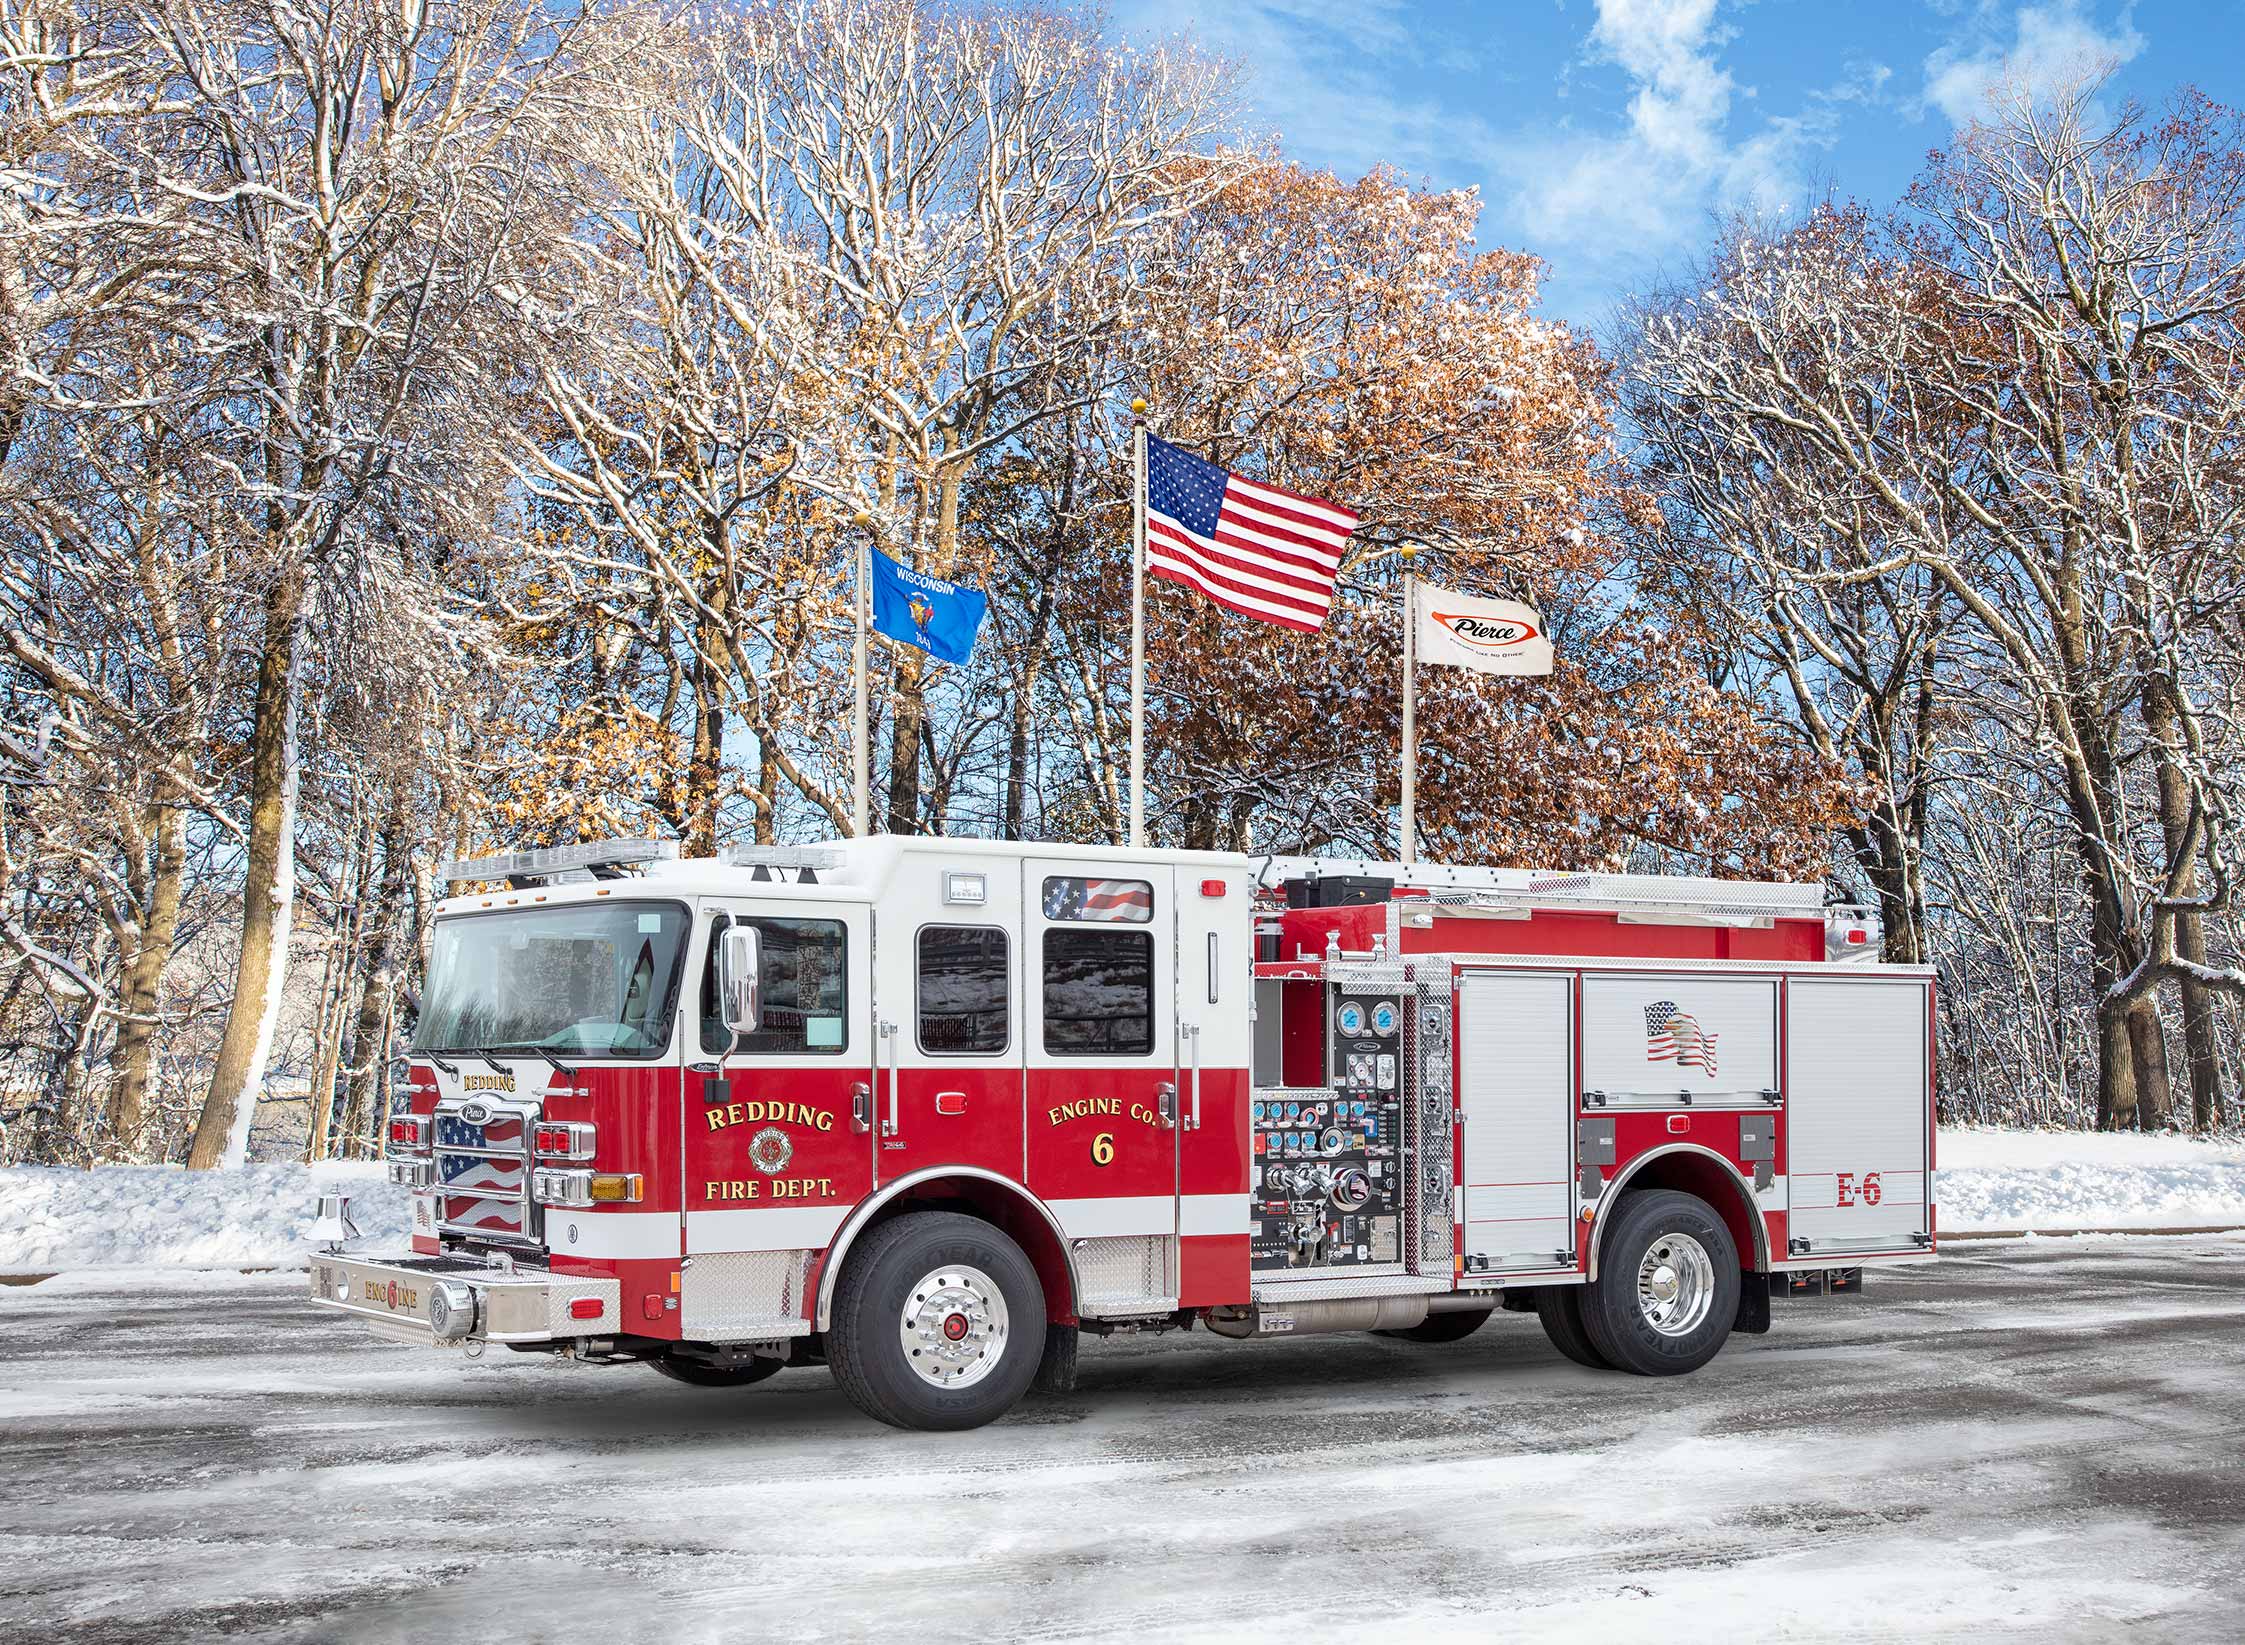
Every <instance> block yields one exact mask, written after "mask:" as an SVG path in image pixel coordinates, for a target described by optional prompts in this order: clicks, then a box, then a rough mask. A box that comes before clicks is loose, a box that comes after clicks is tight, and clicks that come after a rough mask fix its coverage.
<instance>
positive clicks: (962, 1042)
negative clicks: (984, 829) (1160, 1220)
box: [874, 856, 1024, 1183]
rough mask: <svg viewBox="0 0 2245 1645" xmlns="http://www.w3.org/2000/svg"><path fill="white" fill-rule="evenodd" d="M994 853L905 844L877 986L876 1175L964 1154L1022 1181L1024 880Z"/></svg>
mask: <svg viewBox="0 0 2245 1645" xmlns="http://www.w3.org/2000/svg"><path fill="white" fill-rule="evenodd" d="M991 866H992V865H990V864H989V862H988V860H987V859H978V860H973V861H970V863H969V866H967V867H964V868H962V867H960V866H958V865H957V864H954V863H946V862H945V861H943V860H942V859H940V858H937V857H934V856H908V857H906V858H905V859H904V864H903V867H902V869H901V870H900V872H899V875H898V877H897V881H896V882H894V883H892V886H891V893H892V894H891V895H889V896H888V897H887V898H885V900H884V909H889V908H893V909H894V910H895V912H893V913H889V912H884V915H883V917H882V919H881V922H880V939H881V940H880V944H879V947H880V952H879V954H878V955H877V956H876V958H875V961H874V966H875V972H874V987H875V994H876V999H877V1003H878V1006H879V1016H880V1025H879V1032H880V1034H881V1036H882V1040H881V1044H880V1046H879V1047H878V1049H877V1053H876V1057H875V1067H874V1075H875V1079H874V1087H875V1088H874V1100H875V1104H876V1107H877V1109H878V1111H879V1125H878V1129H879V1131H880V1136H881V1145H880V1148H879V1150H878V1152H877V1154H876V1156H875V1164H874V1173H875V1176H876V1178H877V1180H879V1181H881V1182H884V1183H887V1182H894V1181H895V1180H896V1179H897V1178H899V1177H902V1176H906V1175H909V1174H910V1173H912V1172H914V1171H919V1170H923V1169H925V1168H927V1167H928V1166H931V1165H967V1166H974V1167H976V1168H979V1169H981V1170H985V1171H992V1172H995V1173H996V1174H997V1175H999V1176H1002V1177H1009V1178H1012V1179H1014V1180H1016V1181H1019V1180H1021V1179H1022V1178H1023V1176H1024V1162H1023V1158H1022V1140H1021V1102H1022V1095H1021V1094H1022V1066H1021V1041H1022V1012H1021V971H1022V956H1021V951H1020V950H1021V942H1020V933H1021V886H1020V882H1019V881H1018V879H1016V877H1015V876H1014V875H1013V873H1012V872H1011V871H1010V870H1011V865H1010V864H1008V865H1005V866H1006V868H1007V872H1004V873H993V872H991V871H990V867H991Z"/></svg>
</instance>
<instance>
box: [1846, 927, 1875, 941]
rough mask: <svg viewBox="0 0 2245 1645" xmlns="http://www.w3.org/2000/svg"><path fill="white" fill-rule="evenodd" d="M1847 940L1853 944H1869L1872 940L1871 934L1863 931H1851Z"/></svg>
mask: <svg viewBox="0 0 2245 1645" xmlns="http://www.w3.org/2000/svg"><path fill="white" fill-rule="evenodd" d="M1847 940H1848V941H1849V942H1850V943H1853V944H1862V943H1867V942H1869V941H1870V940H1871V933H1870V932H1868V931H1864V930H1861V929H1858V930H1854V931H1850V932H1849V933H1848V934H1847Z"/></svg>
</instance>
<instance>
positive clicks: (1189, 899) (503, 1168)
mask: <svg viewBox="0 0 2245 1645" xmlns="http://www.w3.org/2000/svg"><path fill="white" fill-rule="evenodd" d="M443 872H444V874H445V875H446V877H447V878H448V880H449V881H450V882H451V883H453V884H454V885H464V886H469V887H472V888H473V889H469V890H467V891H466V892H465V893H464V894H459V895H454V896H452V897H449V898H448V899H447V900H446V901H444V902H443V903H442V904H441V905H440V907H439V908H438V910H437V917H436V921H435V926H434V935H433V938H432V948H431V953H430V957H429V966H428V981H427V986H426V989H425V991H424V994H423V998H422V1004H421V1012H420V1018H419V1022H418V1025H417V1028H416V1032H415V1037H414V1049H413V1051H412V1053H411V1055H410V1057H409V1058H407V1059H405V1062H404V1067H403V1069H402V1081H401V1084H402V1087H403V1091H404V1100H403V1102H402V1104H401V1105H400V1106H398V1108H397V1109H396V1111H395V1112H394V1113H393V1114H392V1116H391V1118H390V1120H389V1122H388V1143H387V1151H388V1158H389V1167H388V1169H389V1172H390V1175H391V1178H392V1180H393V1181H394V1182H397V1183H400V1184H402V1185H404V1186H405V1187H406V1188H407V1189H408V1190H409V1191H410V1196H411V1205H412V1237H411V1249H410V1250H408V1251H399V1252H393V1253H379V1254H377V1253H360V1252H356V1251H352V1250H349V1249H346V1248H345V1247H344V1246H343V1245H341V1244H334V1245H330V1246H329V1247H328V1248H327V1249H324V1250H322V1251H321V1252H320V1253H318V1254H317V1255H315V1256H314V1257H313V1259H312V1262H311V1273H310V1287H311V1294H312V1296H313V1298H314V1299H315V1300H316V1301H318V1302H320V1303H321V1304H324V1305H325V1306H327V1307H329V1308H334V1309H340V1310H343V1311H346V1312H348V1313H351V1314H353V1315H356V1316H358V1317H360V1318H361V1319H363V1320H364V1321H365V1322H366V1323H367V1324H369V1325H370V1326H371V1327H373V1328H374V1329H375V1330H376V1331H378V1332H380V1333H381V1334H383V1335H386V1336H389V1337H393V1338H397V1339H401V1340H406V1341H411V1342H417V1343H423V1344H442V1345H457V1346H464V1347H465V1348H467V1349H468V1351H470V1352H471V1353H476V1352H481V1351H482V1350H483V1349H484V1348H485V1347H486V1346H487V1345H490V1344H503V1345H505V1346H507V1347H509V1348H513V1349H520V1350H530V1351H541V1352H559V1353H562V1354H566V1355H569V1356H572V1357H574V1358H576V1359H579V1360H582V1361H589V1362H598V1363H616V1362H644V1363H646V1364H648V1365H650V1366H652V1367H653V1368H654V1369H656V1370H658V1371H660V1372H662V1373H664V1374H666V1375H669V1376H671V1377H674V1378H676V1379H678V1380H681V1381H685V1382H689V1383H695V1384H701V1385H705V1386H715V1387H734V1386H740V1385H743V1384H747V1383H753V1382H756V1381H759V1380H761V1379H763V1378H764V1377H767V1376H769V1375H771V1374H773V1373H774V1372H776V1371H778V1370H779V1369H781V1368H782V1367H784V1366H788V1365H806V1364H818V1363H824V1364H826V1365H829V1366H830V1367H831V1368H832V1370H833V1373H834V1375H835V1377H836V1379H837V1380H838V1381H839V1383H840V1384H841V1386H842V1387H843V1389H844V1390H845V1391H846V1392H847V1393H848V1394H849V1396H850V1397H851V1398H852V1399H853V1400H854V1401H855V1402H856V1403H857V1404H858V1405H860V1406H861V1407H862V1408H863V1409H865V1410H866V1411H867V1412H868V1413H869V1414H871V1415H873V1416H875V1417H878V1418H880V1419H882V1420H884V1421H887V1422H891V1423H895V1424H897V1425H900V1426H907V1427H920V1428H958V1427H969V1426H973V1425H976V1424H979V1423H983V1422H987V1421H989V1420H991V1419H992V1418H994V1417H996V1416H998V1415H1000V1414H1002V1413H1003V1412H1004V1411H1006V1410H1007V1409H1008V1408H1009V1407H1011V1406H1012V1404H1013V1403H1014V1402H1015V1401H1016V1400H1017V1399H1019V1398H1020V1397H1021V1395H1022V1394H1023V1393H1024V1392H1025V1391H1026V1390H1027V1389H1028V1388H1029V1387H1030V1386H1031V1384H1032V1382H1039V1381H1041V1383H1042V1385H1044V1386H1047V1387H1064V1386H1066V1385H1067V1384H1068V1383H1069V1381H1070V1380H1071V1379H1072V1377H1073V1372H1074V1355H1075V1346H1076V1343H1077V1340H1078V1335H1079V1333H1080V1332H1084V1331H1090V1332H1095V1333H1102V1334H1105V1333H1111V1332H1117V1331H1148V1330H1175V1329H1190V1328H1192V1327H1194V1326H1199V1327H1201V1328H1204V1329H1207V1330H1210V1331H1212V1332H1216V1333H1218V1334H1220V1335H1224V1336H1228V1337H1235V1338H1256V1337H1268V1336H1274V1335H1281V1334H1307V1333H1310V1332H1317V1331H1336V1330H1355V1331H1361V1330H1375V1331H1381V1332H1385V1333H1387V1334H1389V1335H1392V1336H1396V1337H1401V1338H1404V1339H1408V1340H1412V1341H1417V1342H1427V1343H1438V1342H1446V1341H1452V1340H1455V1339H1457V1338H1461V1337H1463V1336H1465V1335H1466V1334H1467V1333H1469V1332H1470V1331H1472V1330H1474V1329H1476V1328H1477V1327H1479V1326H1480V1325H1481V1324H1483V1323H1484V1322H1485V1321H1486V1320H1488V1318H1489V1317H1490V1316H1491V1314H1492V1312H1493V1311H1495V1310H1498V1309H1512V1310H1516V1311H1532V1312H1535V1313H1536V1314H1538V1315H1539V1316H1540V1318H1541V1320H1542V1323H1543V1325H1544V1327H1545V1329H1546V1331H1547V1332H1548V1334H1549V1335H1550V1337H1551V1339H1552V1341H1553V1343H1554V1344H1555V1345H1556V1346H1557V1347H1558V1348H1559V1349H1560V1351H1561V1352H1562V1353H1564V1354H1566V1355H1567V1356H1568V1357H1569V1358H1571V1359H1574V1360H1576V1361H1577V1362H1579V1363H1581V1364H1583V1365H1586V1366H1593V1367H1602V1368H1614V1369H1620V1370H1625V1371H1631V1372H1637V1373H1641V1374H1653V1375H1658V1374H1669V1373H1674V1372H1679V1371H1688V1370H1691V1369H1693V1368H1695V1367H1696V1366H1698V1365H1700V1364H1703V1363H1704V1362H1705V1361H1706V1360H1707V1359H1708V1358H1710V1357H1712V1356H1713V1355H1714V1353H1715V1352H1716V1351H1717V1350H1718V1349H1719V1348H1720V1347H1721V1346H1722V1344H1723V1342H1724V1340H1725V1339H1726V1338H1727V1336H1728V1335H1729V1333H1730V1332H1731V1331H1733V1330H1742V1331H1749V1332H1753V1331H1762V1330H1766V1329H1767V1328H1768V1325H1769V1320H1770V1304H1771V1299H1772V1298H1773V1297H1792V1296H1800V1295H1806V1294H1818V1295H1822V1294H1845V1293H1847V1292H1849V1291H1851V1290H1855V1289H1858V1288H1859V1287H1860V1285H1861V1283H1862V1274H1863V1271H1864V1269H1865V1268H1866V1267H1870V1266H1876V1265H1879V1264H1882V1263H1894V1262H1909V1261H1922V1260H1926V1259H1927V1258H1929V1257H1930V1256H1931V1255H1932V1251H1933V1237H1934V1227H1933V1208H1932V1204H1931V1199H1930V1193H1929V1186H1930V1183H1931V1180H1932V1176H1931V1172H1932V1164H1933V1159H1932V1148H1933V1131H1932V1125H1931V1112H1932V1110H1931V1085H1932V1067H1933V1047H1932V1040H1931V1032H1932V1021H1933V1016H1932V1002H1931V989H1932V978H1931V975H1930V973H1929V972H1927V971H1925V970H1922V969H1918V968H1911V967H1898V966H1888V965H1883V964H1879V963H1877V960H1876V955H1877V952H1878V940H1877V933H1876V930H1875V928H1874V927H1873V925H1872V923H1871V922H1870V921H1869V919H1868V918H1867V917H1866V916H1864V915H1863V914H1862V913H1860V912H1859V911H1857V910H1854V909H1850V908H1827V907H1826V906H1825V899H1824V896H1823V894H1822V891H1821V889H1820V888H1819V887H1816V886H1807V885H1774V884H1755V883H1746V882H1732V881H1712V880H1683V879H1672V878H1654V877H1647V876H1630V875H1600V874H1536V873H1530V872H1526V871H1520V870H1503V869H1471V868H1453V867H1446V866H1440V865H1427V864H1418V865H1411V866H1402V865H1397V864H1382V863H1343V862H1336V861H1334V860H1332V859H1279V858H1250V857H1246V856H1240V855H1233V854H1226V853H1213V852H1193V851H1166V850H1119V849H1114V848H1105V847H1084V846H1064V845H1034V844H1017V843H1011V842H992V841H971V840H949V839H936V838H914V837H899V836H886V837H877V838H872V839H865V840H854V841H846V842H839V843H834V844H828V845H821V846H815V847H744V848H738V849H735V850H732V851H729V852H727V853H725V854H724V856H722V857H721V858H717V859H707V860H694V861H681V860H679V859H678V857H677V855H676V849H675V847H674V846H672V845H670V844H669V843H668V842H657V841H621V842H608V843H604V844H592V845H583V846H571V847H560V848H554V849H551V850H542V851H526V852H518V853H513V854H511V855H507V856H501V857H490V858H481V859H473V860H469V861H465V862H461V863H454V864H448V865H445V868H444V870H443Z"/></svg>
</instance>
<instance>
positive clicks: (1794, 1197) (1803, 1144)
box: [1785, 978, 1931, 1258]
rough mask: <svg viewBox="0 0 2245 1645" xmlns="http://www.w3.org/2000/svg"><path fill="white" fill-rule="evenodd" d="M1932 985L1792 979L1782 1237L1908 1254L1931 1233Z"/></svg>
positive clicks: (1813, 1252) (1827, 1248) (1813, 1246)
mask: <svg viewBox="0 0 2245 1645" xmlns="http://www.w3.org/2000/svg"><path fill="white" fill-rule="evenodd" d="M1929 998H1930V996H1929V994H1928V992H1927V989H1926V985H1925V984H1924V983H1923V982H1919V981H1916V980H1912V979H1894V980H1884V979H1880V980H1870V979H1865V980H1860V981H1855V980H1849V981H1842V980H1839V979H1837V978H1834V979H1832V980H1829V981H1826V980H1822V979H1818V980H1813V981H1812V980H1805V979H1798V978H1796V979H1794V980H1793V981H1791V982H1789V983H1787V984H1786V996H1785V1073H1786V1080H1785V1126H1786V1186H1787V1190H1788V1192H1789V1195H1790V1198H1791V1204H1792V1212H1791V1216H1790V1218H1789V1221H1788V1227H1787V1234H1788V1236H1789V1237H1790V1238H1791V1239H1792V1240H1794V1241H1796V1242H1798V1241H1801V1240H1806V1241H1807V1242H1808V1249H1807V1250H1806V1251H1802V1250H1799V1249H1796V1250H1795V1251H1794V1253H1793V1254H1794V1256H1795V1257H1796V1258H1799V1257H1803V1256H1807V1257H1815V1256H1818V1255H1821V1254H1824V1253H1827V1252H1829V1253H1831V1254H1833V1255H1840V1254H1844V1253H1848V1252H1854V1251H1883V1250H1894V1249H1910V1248H1913V1247H1915V1246H1917V1245H1919V1244H1921V1243H1922V1242H1923V1237H1924V1236H1926V1235H1928V1234H1929V1233H1930V1232H1931V1228H1930V1226H1929V1222H1928V1216H1929V1213H1928V1209H1927V1192H1926V1188H1927V1171H1926V1160H1927V1155H1928V1144H1929V1141H1930V1139H1929V1138H1928V1137H1927V1135H1926V1116H1927V1103H1926V1066H1925V1059H1926V1012H1927V1010H1928V1008H1929Z"/></svg>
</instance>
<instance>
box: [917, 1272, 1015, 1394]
mask: <svg viewBox="0 0 2245 1645" xmlns="http://www.w3.org/2000/svg"><path fill="white" fill-rule="evenodd" d="M1010 1323H1011V1322H1010V1321H1009V1319H1008V1318H1007V1315H1006V1299H1005V1293H1004V1292H1002V1291H1000V1290H999V1289H998V1286H997V1282H996V1281H994V1280H993V1279H991V1277H990V1276H989V1275H988V1274H985V1273H984V1272H983V1271H982V1270H981V1269H979V1268H957V1267H953V1268H938V1269H937V1270H936V1271H935V1272H934V1273H932V1274H926V1275H923V1276H922V1277H921V1278H920V1280H919V1282H918V1283H917V1284H915V1285H914V1286H913V1287H912V1288H911V1290H909V1291H907V1292H906V1293H905V1296H904V1315H903V1318H902V1320H901V1321H900V1322H899V1324H898V1329H897V1336H898V1339H899V1340H900V1341H901V1342H902V1343H903V1345H904V1363H905V1364H907V1365H909V1366H911V1367H912V1369H913V1370H914V1371H915V1372H917V1373H918V1374H919V1376H920V1379H921V1380H922V1381H924V1382H928V1383H932V1384H933V1385H934V1386H936V1387H938V1388H969V1387H972V1386H973V1385H974V1384H975V1383H978V1382H980V1381H981V1380H982V1379H983V1378H984V1377H986V1376H988V1375H989V1374H990V1373H991V1372H992V1371H994V1370H996V1369H997V1366H998V1361H999V1359H1000V1358H1002V1357H1003V1356H1004V1354H1005V1347H1006V1331H1007V1328H1008V1326H1009V1324H1010Z"/></svg>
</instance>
